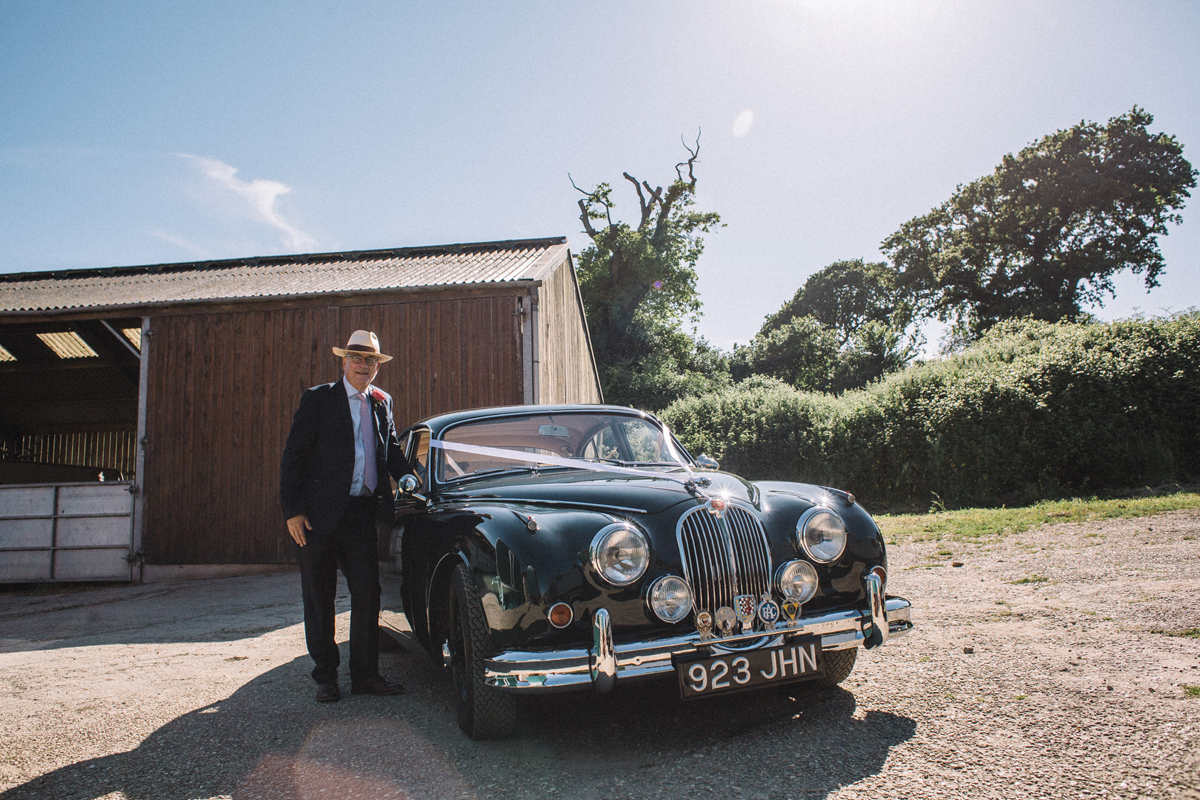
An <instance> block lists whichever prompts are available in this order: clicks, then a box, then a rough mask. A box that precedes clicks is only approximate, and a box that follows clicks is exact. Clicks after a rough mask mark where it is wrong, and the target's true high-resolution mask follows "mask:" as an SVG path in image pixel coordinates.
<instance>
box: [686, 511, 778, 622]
mask: <svg viewBox="0 0 1200 800" xmlns="http://www.w3.org/2000/svg"><path fill="white" fill-rule="evenodd" d="M677 537H678V541H679V554H680V557H681V558H682V559H683V571H684V577H685V578H686V579H687V581H688V584H689V585H690V586H691V587H692V595H693V603H694V605H695V608H696V610H698V611H709V612H715V611H716V610H717V609H718V608H720V607H721V606H730V607H733V598H734V597H735V596H737V595H739V594H749V595H753V596H754V597H755V598H756V599H757V598H759V597H761V596H762V595H763V594H764V593H766V592H770V586H771V556H770V552H769V551H768V549H767V533H766V531H765V530H763V527H762V524H761V523H759V521H758V519H757V518H755V516H754V515H753V514H751V513H750V512H749V511H747V510H746V509H744V508H741V507H739V506H735V505H729V506H727V507H726V508H725V510H724V511H723V512H722V513H721V516H720V517H717V516H716V515H715V514H712V513H710V511H709V509H708V507H707V506H702V507H700V508H696V509H693V510H692V511H689V512H688V513H687V514H685V515H684V516H683V518H682V519H680V520H679V527H678V533H677Z"/></svg>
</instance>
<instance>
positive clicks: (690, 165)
mask: <svg viewBox="0 0 1200 800" xmlns="http://www.w3.org/2000/svg"><path fill="white" fill-rule="evenodd" d="M679 141H681V142H683V147H684V149H685V150H687V151H688V154H689V155H690V156H691V157H690V158H689V159H688V160H687V161H680V162H679V163H678V164H676V165H675V174H676V175H678V176H679V180H681V181H682V180H683V173H682V172H681V171H680V167H687V170H688V179H687V180H686V181H684V183H686V184H687V185H688V188H689V189H692V190H695V188H696V172H695V166H696V161H697V160H698V159H699V158H700V129H699V128H697V129H696V148H695V149H692V148H691V147H688V143H687V141H686V140H685V139H684V138H683V137H682V136H680V137H679Z"/></svg>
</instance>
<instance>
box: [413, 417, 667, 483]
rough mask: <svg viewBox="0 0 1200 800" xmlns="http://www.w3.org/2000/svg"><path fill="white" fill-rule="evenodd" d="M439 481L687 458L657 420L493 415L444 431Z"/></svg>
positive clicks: (635, 464) (665, 463)
mask: <svg viewBox="0 0 1200 800" xmlns="http://www.w3.org/2000/svg"><path fill="white" fill-rule="evenodd" d="M440 438H441V441H440V442H439V443H437V444H438V446H439V449H440V450H441V457H440V458H439V460H438V480H439V481H440V482H443V483H445V482H449V481H455V480H461V479H465V478H468V477H473V476H480V475H485V474H494V473H503V472H509V471H522V470H531V469H549V468H560V469H571V468H577V469H588V468H589V465H592V464H601V463H603V464H615V465H620V466H638V465H661V466H667V467H687V466H688V463H687V460H686V459H687V457H686V456H684V455H683V454H681V453H680V452H679V450H678V449H677V448H676V447H675V444H674V441H673V440H672V437H671V436H670V435H669V434H667V433H666V432H665V431H664V430H663V429H662V428H661V427H660V426H659V425H658V424H657V423H656V422H655V421H654V420H651V419H645V418H642V417H636V416H632V415H621V414H604V413H596V412H574V413H559V414H545V413H543V414H530V415H525V416H510V417H494V418H490V419H479V420H472V421H469V422H464V423H460V424H458V425H456V426H454V427H453V428H449V429H447V430H445V431H443V433H442V436H441V437H440Z"/></svg>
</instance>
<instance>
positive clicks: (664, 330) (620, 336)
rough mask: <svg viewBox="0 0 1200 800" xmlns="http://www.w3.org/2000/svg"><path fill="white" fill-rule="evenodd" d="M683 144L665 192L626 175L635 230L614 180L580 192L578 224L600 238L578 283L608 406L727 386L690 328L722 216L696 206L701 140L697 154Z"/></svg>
mask: <svg viewBox="0 0 1200 800" xmlns="http://www.w3.org/2000/svg"><path fill="white" fill-rule="evenodd" d="M684 147H685V148H687V151H688V155H689V158H688V159H687V160H686V161H682V162H680V163H678V164H676V165H675V176H676V177H675V180H674V181H673V182H672V183H671V184H670V185H669V186H668V187H667V188H666V190H664V189H663V188H662V187H661V186H659V187H657V188H655V187H653V186H651V185H650V183H649V182H647V181H639V180H638V179H637V178H635V177H633V176H632V175H630V174H629V173H628V172H626V173H623V174H624V177H625V179H626V180H627V181H629V182H630V183H631V184H632V185H633V187H634V189H635V190H636V192H637V198H638V205H639V211H640V217H639V219H638V222H637V224H636V225H631V224H629V223H627V222H623V221H619V220H614V219H613V210H614V208H616V203H615V202H614V201H613V199H612V187H611V186H610V185H609V184H607V183H601V184H599V185H598V186H596V188H595V189H592V190H591V191H584V190H583V189H579V187H578V186H576V187H575V188H576V189H579V191H580V192H582V193H583V195H584V196H583V198H582V199H580V201H579V210H580V217H579V218H580V220H581V221H582V222H583V227H584V230H585V231H586V232H587V234H588V236H589V237H591V240H592V244H591V245H590V246H588V247H587V248H585V249H584V250H583V252H581V253H580V254H579V258H578V262H577V267H578V273H579V286H580V292H581V293H582V295H583V302H584V307H585V310H586V312H587V321H588V328H589V330H590V332H591V336H592V343H593V347H594V350H595V354H596V365H597V368H598V369H599V371H600V384H601V386H602V387H603V389H604V396H605V399H606V400H608V401H609V402H615V403H625V404H629V405H635V406H640V407H644V408H655V409H658V408H664V407H665V406H666V405H667V404H668V403H669V402H670V401H671V400H674V399H675V398H676V397H679V396H682V395H683V394H686V393H688V392H690V391H696V390H701V389H704V388H709V384H711V383H712V382H714V381H715V382H716V383H721V382H722V381H727V380H728V379H727V377H725V370H726V367H725V364H724V360H723V359H721V358H720V357H719V354H717V353H716V351H715V350H713V348H711V347H710V346H709V345H708V344H707V343H706V342H704V341H703V340H700V341H696V340H694V339H693V338H692V337H691V336H689V335H688V334H687V333H685V332H684V331H683V329H682V324H683V323H684V322H685V321H687V320H694V319H695V317H696V316H697V315H698V314H699V312H700V299H699V296H698V294H697V292H696V261H697V260H698V259H699V258H700V254H701V253H702V252H703V251H704V241H703V238H702V234H705V233H709V232H710V231H712V230H714V229H715V228H716V227H718V226H719V225H720V221H721V218H720V215H718V214H716V213H715V212H701V211H695V210H693V208H692V207H693V205H694V202H695V193H696V173H695V165H696V162H697V160H698V159H699V155H700V140H699V137H697V139H696V145H695V147H694V148H692V147H687V145H686V144H685V145H684ZM572 185H573V186H574V185H575V184H574V181H572ZM596 223H600V224H599V225H597V224H596Z"/></svg>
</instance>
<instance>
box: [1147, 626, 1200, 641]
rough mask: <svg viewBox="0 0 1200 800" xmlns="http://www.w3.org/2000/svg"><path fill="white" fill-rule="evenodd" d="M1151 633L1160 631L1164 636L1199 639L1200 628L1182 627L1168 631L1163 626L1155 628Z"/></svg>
mask: <svg viewBox="0 0 1200 800" xmlns="http://www.w3.org/2000/svg"><path fill="white" fill-rule="evenodd" d="M1150 632H1151V633H1161V634H1164V635H1166V636H1181V637H1183V638H1185V639H1200V628H1184V629H1183V630H1178V631H1168V630H1164V629H1163V628H1155V629H1154V630H1152V631H1150Z"/></svg>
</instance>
